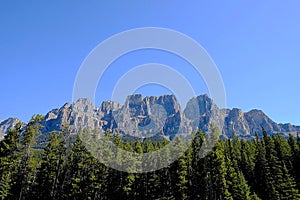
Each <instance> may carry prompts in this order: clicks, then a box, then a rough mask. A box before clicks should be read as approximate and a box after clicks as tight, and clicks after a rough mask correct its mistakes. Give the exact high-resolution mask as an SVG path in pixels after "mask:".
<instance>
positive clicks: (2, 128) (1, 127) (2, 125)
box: [0, 118, 20, 140]
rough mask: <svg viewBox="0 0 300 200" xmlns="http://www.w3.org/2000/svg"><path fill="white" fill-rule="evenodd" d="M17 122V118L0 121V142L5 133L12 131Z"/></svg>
mask: <svg viewBox="0 0 300 200" xmlns="http://www.w3.org/2000/svg"><path fill="white" fill-rule="evenodd" d="M19 121H20V120H19V119H17V118H8V119H7V120H0V140H3V139H4V136H5V133H7V131H8V130H10V129H13V128H14V127H15V125H16V124H17V123H18V122H19Z"/></svg>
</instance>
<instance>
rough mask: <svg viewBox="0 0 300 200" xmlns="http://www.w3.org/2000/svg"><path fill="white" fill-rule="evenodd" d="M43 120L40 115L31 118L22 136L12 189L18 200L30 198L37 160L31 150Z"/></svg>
mask: <svg viewBox="0 0 300 200" xmlns="http://www.w3.org/2000/svg"><path fill="white" fill-rule="evenodd" d="M43 118H44V117H43V116H42V115H36V116H34V117H32V119H31V120H30V122H29V123H28V124H27V126H26V129H25V131H24V134H23V136H22V141H21V149H20V150H21V152H20V156H21V160H20V168H19V172H18V175H17V181H16V185H15V188H14V191H15V194H17V195H18V196H19V198H18V199H19V200H22V199H26V198H28V197H29V196H30V190H31V187H32V183H33V181H34V178H35V168H36V165H37V159H36V158H35V154H34V153H35V152H34V150H33V148H34V145H35V144H36V136H37V135H39V134H40V133H41V132H40V128H41V125H40V123H39V122H40V121H41V120H43Z"/></svg>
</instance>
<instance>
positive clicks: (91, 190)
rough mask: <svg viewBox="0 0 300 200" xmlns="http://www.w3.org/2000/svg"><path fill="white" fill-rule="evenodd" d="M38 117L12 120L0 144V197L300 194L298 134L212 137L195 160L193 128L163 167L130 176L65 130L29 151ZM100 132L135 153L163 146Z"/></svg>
mask: <svg viewBox="0 0 300 200" xmlns="http://www.w3.org/2000/svg"><path fill="white" fill-rule="evenodd" d="M41 119H42V116H35V117H33V118H32V120H31V121H30V122H29V123H28V124H27V126H26V128H25V130H22V129H21V124H17V126H16V127H15V129H13V130H10V131H9V133H8V134H7V135H6V136H5V139H4V140H2V141H1V142H0V199H12V200H14V199H19V200H22V199H45V200H52V199H57V200H58V199H80V200H81V199H91V200H94V199H122V200H123V199H124V200H126V199H200V200H201V199H203V200H207V199H212V200H213V199H219V200H222V199H224V200H225V199H226V200H227V199H232V200H233V199H234V200H235V199H237V200H239V199H243V200H244V199H245V200H248V199H249V200H250V199H265V200H269V199H272V200H276V199H287V200H293V199H300V196H299V189H300V139H299V138H296V139H295V138H294V137H293V136H290V137H289V138H288V140H286V139H284V138H283V137H282V136H281V135H280V134H277V135H273V136H269V135H268V134H267V133H266V132H265V131H264V130H263V136H262V137H261V138H259V137H258V136H257V138H256V140H253V141H243V140H238V139H237V138H236V137H234V138H233V139H232V140H226V141H224V140H222V141H221V140H218V142H217V143H216V144H215V146H214V148H213V150H212V151H211V152H210V153H209V154H208V155H207V156H205V157H204V158H200V157H199V151H200V148H201V146H202V145H204V144H205V142H206V139H205V135H204V134H203V133H202V132H201V131H199V132H197V133H195V134H194V135H193V137H194V138H193V141H192V143H191V145H190V146H189V148H188V150H187V151H186V153H185V154H184V155H183V156H182V157H180V158H179V159H178V160H177V161H175V162H174V163H173V164H171V165H170V166H169V167H167V168H164V169H161V170H158V171H155V172H151V173H141V174H134V173H133V174H130V173H125V172H121V171H117V170H114V169H111V168H109V167H107V166H105V165H104V164H102V163H100V162H99V161H98V160H97V159H96V158H95V157H93V156H92V155H91V154H90V153H89V151H87V149H86V148H85V146H84V145H83V143H82V141H81V140H80V138H79V137H76V138H75V139H70V138H71V137H70V134H69V132H68V128H67V127H66V128H64V130H63V131H61V132H59V133H52V134H51V135H50V137H49V141H48V142H47V145H46V146H45V148H43V149H38V148H36V147H37V145H36V138H37V136H38V135H39V134H41V133H40V131H39V129H40V126H39V121H40V120H41ZM212 129H213V131H216V130H215V129H214V128H212ZM105 137H110V139H111V141H112V142H114V143H115V144H116V145H118V146H119V147H121V148H123V149H125V150H127V151H133V152H138V153H143V152H149V151H155V150H157V149H159V148H161V147H163V146H164V145H166V144H167V143H168V141H166V140H164V141H150V140H145V141H144V142H140V141H127V142H122V140H121V139H120V136H119V135H109V134H107V135H106V136H105ZM177 140H178V141H177V142H178V143H181V142H182V141H180V139H179V138H177ZM115 159H118V156H115ZM154 164H155V163H154Z"/></svg>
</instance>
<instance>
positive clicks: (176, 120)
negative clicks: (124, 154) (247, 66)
mask: <svg viewBox="0 0 300 200" xmlns="http://www.w3.org/2000/svg"><path fill="white" fill-rule="evenodd" d="M17 122H18V119H14V118H10V119H7V120H5V121H0V139H3V137H4V134H5V133H7V130H9V129H11V128H13V126H14V125H15V124H16V123H17ZM211 123H213V124H215V125H216V126H218V127H219V129H220V130H221V134H222V138H228V137H229V138H230V137H232V135H233V133H235V134H236V135H237V136H238V137H239V138H246V139H249V138H253V137H254V135H255V132H257V133H258V134H261V132H262V131H261V130H262V127H263V128H264V129H265V130H266V131H267V132H268V133H270V134H273V133H278V132H280V133H282V134H283V135H284V136H287V135H288V134H289V133H292V134H295V133H297V132H300V127H299V126H294V125H291V124H277V123H275V122H274V121H272V120H271V119H270V118H269V117H268V116H267V115H265V114H264V113H263V112H262V111H260V110H251V111H249V112H245V113H244V112H243V111H242V110H240V109H238V108H233V109H220V108H218V106H217V105H216V104H215V103H214V102H213V100H212V99H211V98H209V97H208V96H207V95H200V96H198V97H195V98H192V99H191V100H190V101H189V102H188V103H187V105H186V108H185V109H184V110H183V108H181V107H180V105H179V103H178V102H177V100H176V98H175V96H174V95H163V96H159V97H157V96H147V97H145V98H143V97H142V95H139V94H136V95H130V96H128V97H127V99H126V101H125V103H124V105H120V104H119V103H117V102H114V101H104V102H102V104H101V106H100V107H99V108H97V107H95V106H94V105H93V104H92V103H91V102H90V101H89V100H88V99H79V100H78V101H76V102H74V103H72V104H70V103H66V104H65V105H63V106H62V107H61V108H59V109H53V110H51V111H50V112H48V113H47V114H46V115H45V119H44V120H43V121H42V122H41V124H42V125H43V129H42V132H43V133H49V132H52V131H58V130H61V129H62V128H63V126H64V125H68V126H69V128H70V130H71V132H72V133H74V134H75V133H77V132H78V131H79V130H81V129H84V128H87V129H89V130H97V131H99V132H102V133H103V132H105V131H107V130H108V131H110V132H118V133H121V134H123V135H130V136H132V137H139V138H144V137H152V136H153V137H154V136H156V135H159V136H160V137H165V138H173V137H174V135H175V134H190V133H192V131H195V130H198V129H199V128H200V129H202V130H203V131H204V132H208V131H209V126H210V124H211Z"/></svg>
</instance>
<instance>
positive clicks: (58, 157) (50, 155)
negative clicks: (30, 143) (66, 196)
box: [34, 133, 66, 199]
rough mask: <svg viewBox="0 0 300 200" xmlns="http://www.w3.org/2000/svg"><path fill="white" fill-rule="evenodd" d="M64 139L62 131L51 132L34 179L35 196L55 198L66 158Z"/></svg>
mask: <svg viewBox="0 0 300 200" xmlns="http://www.w3.org/2000/svg"><path fill="white" fill-rule="evenodd" d="M65 145H66V140H65V138H64V137H63V135H62V133H52V134H51V135H50V141H49V143H48V145H47V146H46V147H45V149H44V152H43V155H42V160H41V166H40V167H39V169H38V173H37V180H36V187H35V188H36V191H34V192H35V193H36V192H37V196H36V197H37V198H39V199H56V198H57V196H58V185H59V184H61V181H62V177H61V175H62V174H63V169H64V161H65V159H66V157H65V155H66V148H65Z"/></svg>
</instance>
